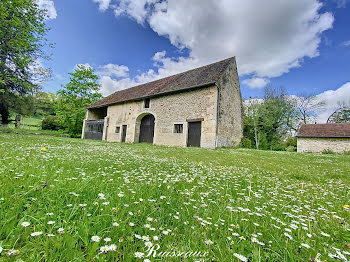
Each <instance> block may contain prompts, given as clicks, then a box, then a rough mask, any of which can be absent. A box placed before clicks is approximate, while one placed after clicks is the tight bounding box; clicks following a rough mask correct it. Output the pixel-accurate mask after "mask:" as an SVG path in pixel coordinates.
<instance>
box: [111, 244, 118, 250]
mask: <svg viewBox="0 0 350 262" xmlns="http://www.w3.org/2000/svg"><path fill="white" fill-rule="evenodd" d="M109 250H110V251H116V250H117V246H116V245H114V244H112V245H110V246H109Z"/></svg>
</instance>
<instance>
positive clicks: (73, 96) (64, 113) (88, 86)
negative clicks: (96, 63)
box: [55, 65, 102, 137]
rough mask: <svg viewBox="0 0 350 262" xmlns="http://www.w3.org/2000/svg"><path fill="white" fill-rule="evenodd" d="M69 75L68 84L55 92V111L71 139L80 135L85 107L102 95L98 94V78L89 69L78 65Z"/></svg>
mask: <svg viewBox="0 0 350 262" xmlns="http://www.w3.org/2000/svg"><path fill="white" fill-rule="evenodd" d="M69 74H70V76H71V77H70V80H69V83H67V84H66V85H65V86H62V87H63V89H61V90H59V91H58V92H57V94H58V101H57V104H56V107H55V110H56V114H57V116H58V117H59V120H60V123H61V125H62V126H63V127H64V128H66V129H67V132H68V133H69V134H70V135H71V136H72V137H78V136H80V135H81V131H82V126H83V120H84V118H85V113H86V107H87V106H89V105H90V104H92V103H94V102H96V101H98V100H99V99H100V98H101V97H102V95H101V94H99V93H98V91H99V88H100V85H99V84H97V80H98V77H97V75H95V73H94V70H93V69H92V68H91V67H85V66H83V65H78V66H77V68H76V69H75V71H74V72H73V73H69Z"/></svg>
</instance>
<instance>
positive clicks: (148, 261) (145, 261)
mask: <svg viewBox="0 0 350 262" xmlns="http://www.w3.org/2000/svg"><path fill="white" fill-rule="evenodd" d="M143 262H151V260H149V259H148V258H146V259H145V260H144V261H143Z"/></svg>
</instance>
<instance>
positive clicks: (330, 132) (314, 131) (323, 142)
mask: <svg viewBox="0 0 350 262" xmlns="http://www.w3.org/2000/svg"><path fill="white" fill-rule="evenodd" d="M297 140H298V145H297V146H298V152H312V153H321V152H323V151H325V150H331V151H333V152H335V153H343V152H345V151H350V123H339V124H307V125H302V126H301V127H300V129H299V131H298V134H297Z"/></svg>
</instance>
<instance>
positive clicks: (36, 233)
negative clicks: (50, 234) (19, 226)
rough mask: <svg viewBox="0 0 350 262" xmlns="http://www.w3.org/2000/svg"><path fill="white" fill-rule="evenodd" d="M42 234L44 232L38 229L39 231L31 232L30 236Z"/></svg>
mask: <svg viewBox="0 0 350 262" xmlns="http://www.w3.org/2000/svg"><path fill="white" fill-rule="evenodd" d="M42 234H43V232H41V231H38V232H34V233H31V234H30V236H32V237H36V236H40V235H42Z"/></svg>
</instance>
